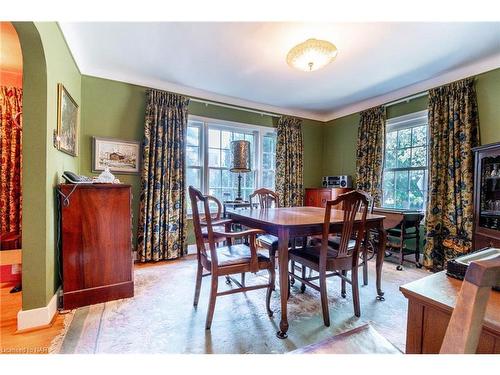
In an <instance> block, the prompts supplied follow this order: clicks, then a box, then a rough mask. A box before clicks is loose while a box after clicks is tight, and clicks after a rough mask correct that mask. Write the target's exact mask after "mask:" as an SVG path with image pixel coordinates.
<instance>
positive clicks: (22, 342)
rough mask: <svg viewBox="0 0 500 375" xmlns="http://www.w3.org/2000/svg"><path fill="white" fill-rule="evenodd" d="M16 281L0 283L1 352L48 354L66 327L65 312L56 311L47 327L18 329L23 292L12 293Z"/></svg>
mask: <svg viewBox="0 0 500 375" xmlns="http://www.w3.org/2000/svg"><path fill="white" fill-rule="evenodd" d="M14 284H15V283H0V290H1V291H0V300H1V304H0V354H47V353H48V352H49V347H50V343H51V342H52V340H53V339H54V338H55V337H56V336H58V335H59V334H60V333H61V332H62V331H63V329H64V318H65V315H64V314H59V313H56V316H55V318H54V320H53V321H52V324H51V325H50V326H49V327H47V328H42V329H36V330H32V331H26V332H23V333H21V332H19V333H18V332H16V331H17V312H18V311H19V310H21V305H22V304H21V295H22V292H19V293H13V294H10V293H9V291H10V290H11V289H12V287H13V286H14Z"/></svg>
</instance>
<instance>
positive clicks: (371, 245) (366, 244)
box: [301, 193, 378, 297]
mask: <svg viewBox="0 0 500 375" xmlns="http://www.w3.org/2000/svg"><path fill="white" fill-rule="evenodd" d="M366 198H367V199H368V213H369V214H372V213H373V207H374V200H373V198H372V197H371V196H370V195H369V194H368V193H366ZM363 209H364V206H360V210H361V211H362V210H363ZM375 238H378V232H377V231H376V230H374V229H372V230H368V231H366V232H365V238H364V240H363V242H362V243H361V247H360V252H359V253H360V254H359V258H360V259H361V262H359V264H358V266H359V267H363V285H368V261H369V260H371V259H372V258H373V257H374V256H375V253H376V250H375V249H376V247H375ZM321 239H322V236H312V237H311V239H310V242H311V244H316V245H318V244H319V243H320V242H321ZM339 242H340V236H339V234H338V233H337V234H334V235H330V236H329V237H328V245H329V246H330V247H335V246H338V244H339ZM355 244H356V238H351V240H350V241H349V243H348V245H347V246H348V249H349V250H352V249H353V248H354V245H355ZM301 291H302V292H304V291H305V285H304V286H301ZM342 297H345V293H343V294H342Z"/></svg>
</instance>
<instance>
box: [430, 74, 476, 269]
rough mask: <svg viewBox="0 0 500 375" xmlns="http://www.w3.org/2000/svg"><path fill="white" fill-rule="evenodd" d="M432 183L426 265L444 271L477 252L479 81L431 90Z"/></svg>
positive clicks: (464, 81)
mask: <svg viewBox="0 0 500 375" xmlns="http://www.w3.org/2000/svg"><path fill="white" fill-rule="evenodd" d="M428 116H429V129H430V142H429V150H430V174H429V175H430V178H429V193H428V199H427V214H426V233H427V234H426V239H427V242H426V245H425V249H424V265H425V266H426V267H431V268H433V269H436V270H439V269H442V268H443V267H444V265H445V264H446V261H447V260H449V259H452V258H454V257H456V256H457V255H459V254H461V253H467V252H469V251H470V249H471V247H472V226H473V207H472V206H473V175H474V163H473V153H472V148H473V147H475V146H477V145H478V144H479V117H478V111H477V99H476V91H475V89H474V79H473V78H468V79H464V80H461V81H458V82H453V83H451V84H449V85H446V86H442V87H438V88H436V89H432V90H430V91H429V114H428Z"/></svg>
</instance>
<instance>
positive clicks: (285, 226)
mask: <svg viewBox="0 0 500 375" xmlns="http://www.w3.org/2000/svg"><path fill="white" fill-rule="evenodd" d="M227 215H228V216H229V217H230V218H231V219H232V220H233V221H235V222H237V223H240V224H242V225H244V226H246V227H250V228H257V229H262V230H264V231H266V232H267V233H269V234H272V235H275V236H277V237H278V264H279V286H280V291H281V292H280V299H281V321H280V330H279V331H278V332H277V334H276V335H277V336H278V337H279V338H280V339H285V338H287V337H288V335H287V332H288V317H287V301H288V283H289V278H288V249H289V241H290V239H294V238H297V237H299V238H301V237H307V236H312V235H318V234H321V233H322V229H323V223H324V219H325V209H324V208H320V207H284V208H260V209H251V210H232V211H228V212H227ZM384 218H385V216H383V215H375V214H368V215H367V217H366V230H367V231H368V230H369V229H374V230H377V231H378V234H379V241H378V249H377V260H376V275H377V276H376V289H377V296H376V298H377V299H378V300H381V301H383V300H384V297H383V295H384V292H383V291H382V285H381V284H382V264H383V261H384V253H385V243H386V238H387V235H386V231H385V230H384V224H383V221H384ZM360 219H361V214H359V220H360ZM343 220H344V212H343V211H341V210H332V214H331V221H330V222H331V226H330V232H331V233H335V232H340V231H341V228H342V224H343ZM356 220H358V217H356ZM358 223H359V221H355V222H354V228H356V227H357V224H358Z"/></svg>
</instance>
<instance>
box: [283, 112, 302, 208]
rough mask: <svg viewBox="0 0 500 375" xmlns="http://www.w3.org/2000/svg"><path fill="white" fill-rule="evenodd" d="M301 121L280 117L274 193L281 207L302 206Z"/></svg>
mask: <svg viewBox="0 0 500 375" xmlns="http://www.w3.org/2000/svg"><path fill="white" fill-rule="evenodd" d="M303 155H304V146H303V143H302V120H301V119H299V118H295V117H288V116H282V117H280V119H279V120H278V126H277V136H276V192H277V194H278V196H279V200H280V205H281V206H282V207H294V206H302V205H303V204H304V202H303V201H304V168H303V161H302V158H303Z"/></svg>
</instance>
